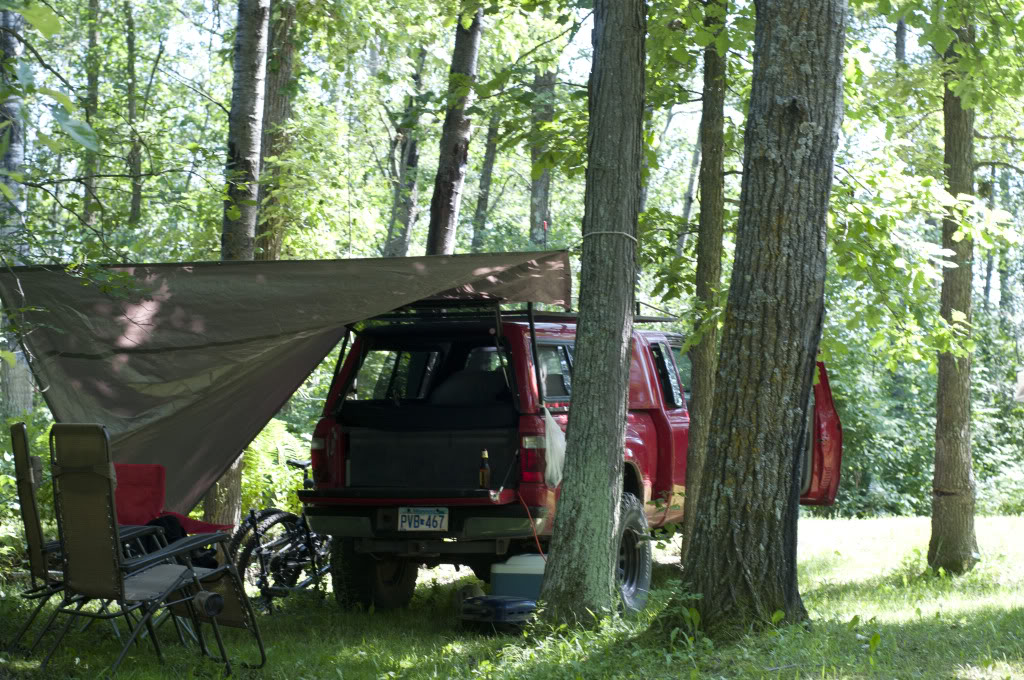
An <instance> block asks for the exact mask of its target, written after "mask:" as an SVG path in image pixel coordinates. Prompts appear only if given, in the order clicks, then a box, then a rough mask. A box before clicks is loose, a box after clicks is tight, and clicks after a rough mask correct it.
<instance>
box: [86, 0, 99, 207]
mask: <svg viewBox="0 0 1024 680" xmlns="http://www.w3.org/2000/svg"><path fill="white" fill-rule="evenodd" d="M85 20H86V23H87V24H88V27H87V29H86V35H87V38H86V39H87V41H88V52H86V55H85V106H84V109H85V122H86V123H88V124H89V125H91V126H93V129H95V127H96V113H97V110H98V108H99V97H100V51H99V46H98V39H97V31H98V28H99V22H100V3H99V0H89V7H88V9H87V13H86V18H85ZM98 171H99V170H98V160H97V155H96V152H95V151H92V150H90V149H86V150H85V158H84V163H83V168H82V193H83V196H82V221H83V222H84V223H85V226H87V227H92V226H94V225H95V224H96V209H97V208H98V207H99V199H98V197H97V196H96V173H97V172H98Z"/></svg>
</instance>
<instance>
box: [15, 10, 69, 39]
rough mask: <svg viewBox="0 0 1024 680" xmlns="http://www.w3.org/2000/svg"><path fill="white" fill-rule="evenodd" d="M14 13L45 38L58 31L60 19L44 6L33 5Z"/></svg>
mask: <svg viewBox="0 0 1024 680" xmlns="http://www.w3.org/2000/svg"><path fill="white" fill-rule="evenodd" d="M15 11H16V12H18V13H19V14H20V15H21V16H23V17H25V21H27V22H28V23H30V24H32V26H33V28H35V29H36V30H37V31H39V32H40V33H42V34H43V35H44V36H45V37H47V38H50V37H52V36H53V34H54V33H56V32H57V31H59V30H60V19H58V18H57V15H56V14H54V13H53V10H52V9H50V8H49V7H47V6H46V5H40V4H33V5H29V6H28V7H22V8H21V9H17V10H15Z"/></svg>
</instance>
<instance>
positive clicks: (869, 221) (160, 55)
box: [0, 0, 1024, 518]
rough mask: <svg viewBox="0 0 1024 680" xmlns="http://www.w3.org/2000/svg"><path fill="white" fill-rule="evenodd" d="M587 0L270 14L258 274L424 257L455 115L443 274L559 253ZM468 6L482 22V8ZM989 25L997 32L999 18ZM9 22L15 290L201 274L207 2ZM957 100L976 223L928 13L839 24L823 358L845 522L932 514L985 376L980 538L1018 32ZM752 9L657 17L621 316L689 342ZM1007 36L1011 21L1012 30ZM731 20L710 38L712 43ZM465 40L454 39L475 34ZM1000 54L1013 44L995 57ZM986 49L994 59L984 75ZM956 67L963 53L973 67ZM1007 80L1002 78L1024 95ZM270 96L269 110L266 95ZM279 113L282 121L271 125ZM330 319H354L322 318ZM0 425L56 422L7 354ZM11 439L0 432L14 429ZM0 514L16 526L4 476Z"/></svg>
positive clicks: (732, 147)
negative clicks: (963, 366) (943, 431)
mask: <svg viewBox="0 0 1024 680" xmlns="http://www.w3.org/2000/svg"><path fill="white" fill-rule="evenodd" d="M481 5H482V9H483V10H484V11H483V19H482V27H483V30H482V35H481V38H480V46H479V58H478V64H477V75H476V77H475V78H471V77H465V78H464V79H463V80H461V81H460V80H459V78H457V77H455V78H452V77H450V75H449V68H450V66H451V64H452V52H453V43H454V38H455V35H456V33H457V30H456V28H457V26H458V22H459V17H460V15H462V16H471V13H469V12H466V10H467V9H476V8H477V7H478V6H481ZM587 5H588V3H587V2H585V1H581V2H571V1H568V0H543V1H527V0H522V1H519V2H500V3H499V2H495V3H480V2H458V1H456V0H450V1H434V2H429V1H427V2H425V1H424V0H387V1H385V2H368V1H364V0H351V1H345V2H341V1H337V0H302V1H296V2H284V1H280V0H279V1H275V2H274V3H273V6H272V10H271V11H272V14H271V18H270V27H271V29H270V39H269V41H268V45H269V48H268V58H267V64H268V78H267V88H268V93H267V101H268V102H271V101H275V102H277V103H278V106H277V107H270V106H268V109H267V110H268V111H270V110H271V109H273V110H274V111H276V113H274V114H273V115H276V116H278V117H277V118H276V119H272V120H270V121H269V122H268V121H267V118H266V115H267V114H265V117H264V123H265V124H264V128H265V129H264V136H265V140H266V141H265V143H264V145H263V146H264V152H263V156H262V158H261V166H262V171H261V180H260V188H259V192H260V193H259V199H258V210H259V222H260V226H259V228H258V233H259V236H258V238H257V241H256V255H255V256H256V257H257V258H274V257H279V258H282V259H314V258H346V257H377V256H381V255H391V256H401V255H416V254H422V253H423V252H425V251H426V242H427V231H428V222H429V220H428V217H429V212H430V211H429V199H428V198H427V197H428V196H429V195H430V191H431V187H432V185H433V183H434V178H435V174H436V171H437V165H438V153H437V149H438V147H439V143H440V136H441V126H442V122H443V120H444V118H445V114H446V111H447V110H448V109H449V108H450V104H451V101H452V100H453V99H457V98H461V97H466V98H468V101H467V108H466V114H467V115H468V117H469V118H470V120H471V121H472V126H473V127H472V134H471V141H470V145H469V153H468V168H467V173H466V180H465V190H464V192H463V196H462V204H463V205H462V210H461V214H460V215H459V216H458V217H457V229H456V232H455V235H456V241H455V250H456V252H470V251H477V252H487V251H506V250H534V249H544V248H568V249H569V250H570V251H572V252H574V253H576V254H578V253H579V246H580V240H581V239H580V223H581V219H582V213H583V180H584V176H583V170H584V166H585V161H586V159H585V140H586V125H587V106H586V102H587V87H586V85H587V74H588V72H589V63H590V48H589V32H590V28H591V24H590V21H591V18H590V10H589V8H588V7H587ZM470 6H472V7H470ZM1002 9H1003V10H1005V9H1006V8H1002ZM0 10H3V11H2V14H3V17H4V30H3V34H2V37H3V50H4V55H5V57H6V59H5V61H4V64H3V66H4V84H3V85H4V95H5V103H4V112H3V115H0V121H2V122H0V125H2V126H3V128H4V129H3V130H0V134H2V135H3V137H2V138H0V139H2V140H3V141H0V150H2V151H3V158H4V163H3V169H0V175H2V178H3V182H0V192H2V193H3V199H4V222H3V226H2V239H0V255H2V257H3V261H4V264H5V266H6V265H12V264H16V263H17V264H29V263H72V265H73V266H75V267H76V268H77V271H79V272H81V273H82V274H83V275H84V276H95V275H96V270H95V268H94V267H93V265H95V264H98V263H105V262H161V261H196V260H216V259H219V258H220V255H221V231H222V222H223V219H224V210H225V208H224V201H225V197H226V196H227V191H228V185H227V183H226V181H225V173H224V167H225V148H226V140H227V137H228V110H229V102H230V100H231V89H232V81H233V70H232V57H233V44H234V40H235V30H236V16H237V13H238V7H237V6H235V5H234V4H227V3H219V2H216V0H213V1H204V2H187V3H179V2H146V3H143V2H134V1H133V0H122V1H121V2H111V1H107V0H103V1H101V0H89V1H88V2H49V3H45V4H44V3H29V4H27V5H26V4H23V3H20V2H8V1H3V2H0ZM980 11H982V12H983V13H984V17H985V19H986V22H982V23H980V24H979V25H980V26H981V28H980V29H979V35H978V37H977V39H976V44H977V45H979V46H981V48H982V50H980V51H979V52H978V55H980V56H977V58H976V59H974V60H973V61H972V60H969V59H967V60H965V61H966V62H967V67H966V70H965V73H966V75H965V76H964V77H963V78H962V80H961V83H962V88H961V89H959V90H958V92H959V93H960V95H961V97H962V98H964V100H965V101H967V102H969V103H970V105H972V106H973V107H974V110H975V112H976V116H977V119H976V124H975V130H976V133H975V137H974V139H973V143H974V145H975V158H976V162H975V177H976V181H977V192H976V195H970V196H969V195H962V196H952V195H950V194H949V193H948V192H947V191H946V190H945V189H943V180H942V176H943V139H942V91H943V90H942V79H943V68H944V65H943V64H944V62H943V61H942V59H940V58H939V54H941V53H942V50H938V51H937V49H936V45H939V46H941V45H942V44H943V41H945V44H946V45H948V44H949V43H950V42H951V41H952V38H948V39H947V36H945V35H944V34H943V30H945V31H946V32H947V33H948V32H949V29H945V28H944V24H943V21H942V12H943V4H942V3H938V2H935V3H922V2H912V3H903V4H902V5H900V6H896V5H893V4H891V3H890V2H888V1H887V0H882V1H881V2H868V1H865V2H855V3H853V8H852V10H851V12H852V16H851V21H850V25H849V30H848V33H847V50H846V72H845V88H846V91H845V100H846V115H845V122H844V126H843V131H842V136H841V139H840V146H839V151H838V153H837V159H836V172H835V184H834V186H833V193H832V202H831V214H830V220H829V230H828V238H829V242H828V246H829V275H828V279H827V285H826V309H827V313H826V317H825V326H824V335H823V340H822V354H823V357H824V359H825V360H826V361H827V362H828V365H829V371H830V375H831V384H832V389H833V391H834V393H835V396H836V401H837V406H838V408H839V411H840V414H841V417H842V420H843V427H844V444H845V446H844V464H843V481H842V484H841V486H840V491H839V498H838V500H837V502H836V505H835V506H834V507H832V508H829V509H827V512H829V513H833V514H839V515H844V516H871V515H889V514H895V515H926V514H928V513H929V512H930V509H931V496H932V465H933V460H934V451H935V411H936V407H935V403H936V400H935V393H936V377H935V375H936V365H937V360H936V357H937V352H939V351H947V350H950V349H952V350H955V351H957V352H959V353H962V354H963V353H972V354H973V366H972V368H973V372H972V377H973V380H972V381H971V390H972V395H971V396H972V399H971V424H972V427H971V436H972V455H973V458H972V461H973V466H974V471H975V475H976V478H977V483H978V486H977V499H978V506H977V508H978V511H979V512H981V513H991V514H1006V513H1020V512H1022V511H1024V447H1022V438H1024V429H1022V424H1024V423H1022V420H1024V410H1022V409H1021V408H1020V406H1019V405H1017V404H1015V403H1014V402H1013V400H1012V395H1013V383H1014V376H1015V373H1016V371H1017V370H1018V368H1021V367H1022V361H1021V358H1020V343H1019V341H1018V338H1019V337H1020V334H1021V325H1022V324H1024V310H1022V300H1024V290H1022V285H1024V278H1022V274H1024V272H1022V269H1024V267H1022V258H1021V255H1022V252H1021V245H1020V244H1021V239H1020V237H1019V233H1020V225H1019V223H1018V222H1017V218H1016V213H1017V212H1018V206H1019V205H1020V203H1021V201H1022V200H1024V192H1022V189H1024V186H1022V178H1021V172H1022V170H1021V168H1020V166H1021V165H1022V163H1021V161H1020V159H1019V156H1020V149H1019V146H1020V143H1021V141H1022V140H1021V137H1024V130H1022V126H1021V121H1020V118H1019V110H1020V106H1019V101H1020V96H1021V93H1020V91H1019V86H1020V83H1019V82H1018V81H1019V80H1020V76H1016V77H1014V76H1012V71H1013V69H1014V68H1016V67H1015V66H1013V65H1014V64H1016V63H1019V58H1018V57H1017V54H1016V53H1017V51H1018V50H1019V46H1016V43H1015V42H1014V41H1013V40H1009V39H1006V36H1015V35H1016V34H1015V32H1014V31H1015V30H1016V29H1017V28H1018V24H1019V22H1018V21H1017V20H1015V19H1014V18H1013V16H1014V12H1008V13H1007V12H996V11H993V10H992V8H988V9H987V10H980ZM753 12H754V8H753V6H752V4H750V3H728V4H718V3H713V2H712V3H703V2H685V1H675V2H662V1H659V0H656V1H654V2H652V3H650V14H649V20H648V27H649V35H648V44H647V53H648V74H647V117H646V122H645V133H646V134H645V137H646V144H647V149H646V151H647V153H646V172H647V183H646V187H645V193H644V197H643V208H644V211H643V213H642V215H641V239H640V245H641V249H640V253H641V263H642V272H643V273H642V276H641V280H640V284H639V286H640V287H639V299H641V300H644V301H646V302H647V303H649V304H651V305H653V306H654V307H655V308H657V309H660V310H666V311H668V312H671V313H672V314H676V315H678V316H679V318H680V321H679V322H678V327H677V329H676V330H678V331H680V332H683V333H686V334H687V335H689V336H690V337H691V338H692V339H693V340H694V341H696V340H697V339H699V337H700V335H701V332H700V331H698V332H696V333H694V332H693V326H694V322H693V319H694V318H695V317H696V316H697V314H698V310H696V309H695V308H694V305H693V302H692V301H693V300H694V290H695V262H696V254H695V247H696V231H697V224H698V220H699V213H700V196H699V195H698V194H697V181H696V178H697V169H698V167H699V151H698V150H697V146H698V145H697V135H698V130H699V122H700V109H701V102H700V98H701V89H702V86H701V71H700V63H701V61H700V57H701V55H702V53H703V52H704V49H705V47H707V46H709V45H710V46H712V47H713V48H714V50H715V51H716V52H717V53H718V54H719V56H720V57H722V58H723V60H724V62H725V68H726V117H725V140H724V154H725V172H726V175H725V179H726V182H725V192H726V203H725V225H726V230H725V231H726V233H725V249H724V262H723V268H722V271H723V273H724V280H723V281H722V285H721V287H720V288H719V289H718V292H720V293H721V295H720V296H719V295H718V292H716V299H717V301H716V302H713V304H712V305H711V313H710V314H706V315H705V318H709V319H711V322H712V323H714V322H715V319H716V315H715V310H717V309H719V308H720V306H721V305H722V304H724V295H725V291H727V290H728V276H729V273H730V272H731V269H732V267H731V252H732V249H731V240H732V237H733V233H732V232H733V227H734V221H735V217H736V210H737V199H738V195H739V177H740V170H741V163H742V139H743V121H744V118H745V113H746V102H747V98H748V94H749V89H750V77H749V72H750V66H751V63H750V60H751V47H752V35H753V25H754V15H753ZM1001 14H1002V15H1003V18H1000V16H1001ZM709 16H710V17H712V18H715V19H717V20H719V21H718V22H719V23H721V22H723V21H724V30H716V31H714V32H712V31H709V30H708V29H707V28H705V26H706V25H707V19H708V17H709ZM468 28H469V27H468V25H467V26H463V29H464V30H466V29H468ZM1000 41H1003V42H1000ZM1004 42H1009V43H1010V47H1009V48H1006V49H1003V50H1002V51H998V52H997V51H996V50H995V48H994V47H993V49H992V50H991V51H990V52H984V48H985V47H986V46H996V45H1002V44H1003V43H1004ZM972 54H973V53H972ZM1018 70H1019V69H1018ZM272 82H273V83H275V84H274V85H273V87H274V88H276V89H275V90H274V92H273V93H271V92H270V91H269V89H270V88H271V87H272V85H271V83H272ZM271 94H273V98H272V96H271ZM948 211H953V212H954V214H956V215H957V216H958V218H959V219H960V220H961V222H962V229H963V234H964V235H966V236H967V237H968V238H971V239H972V240H973V241H974V243H975V246H976V249H975V262H974V287H973V295H974V300H975V304H974V308H975V311H974V314H973V316H972V318H971V319H970V327H971V331H972V332H971V335H970V337H968V334H967V332H966V331H967V328H968V326H967V319H966V318H964V319H954V320H953V322H952V323H949V322H946V321H944V320H943V319H942V318H941V316H940V314H939V297H940V296H939V288H940V284H941V273H942V270H943V268H944V267H947V266H949V262H948V259H949V256H950V255H951V253H950V251H947V250H943V249H942V247H941V245H939V244H940V243H941V240H942V239H941V221H942V219H943V217H945V216H946V215H947V212H948ZM324 294H344V291H324ZM3 352H4V353H3V359H4V360H3V362H0V363H2V364H3V368H2V370H3V373H2V375H0V387H2V389H3V394H2V397H3V399H2V402H0V404H2V408H3V410H4V413H3V414H2V415H3V416H4V417H5V418H19V417H21V414H22V413H24V412H26V411H31V424H32V430H31V431H32V432H33V433H34V436H36V437H42V436H44V432H45V429H46V427H47V425H48V423H49V421H50V417H49V414H48V412H47V410H46V409H45V407H44V406H43V405H42V400H41V397H40V395H39V394H38V393H34V392H33V390H31V388H30V387H28V388H27V387H25V385H28V384H29V383H27V382H25V381H26V380H27V373H26V372H25V371H24V364H23V357H21V355H20V351H19V350H18V348H17V346H16V345H13V344H12V345H9V346H8V347H7V348H6V349H5V350H4V351H3ZM336 359H337V357H336V356H332V357H328V358H327V360H325V362H324V364H323V365H322V366H321V367H320V368H319V369H318V370H317V371H315V372H314V374H313V375H312V376H311V377H310V379H309V380H308V381H307V383H306V384H305V385H304V386H303V387H302V388H301V389H300V390H299V391H298V392H297V393H296V394H295V396H294V397H293V398H292V400H291V401H290V402H289V403H288V404H287V405H286V407H285V408H284V409H283V410H282V411H281V413H279V414H278V417H277V418H276V419H275V420H274V421H272V422H271V423H270V424H269V425H268V427H267V429H266V430H265V431H264V432H263V433H262V434H261V435H260V436H259V437H258V438H257V439H256V441H255V442H253V444H252V445H251V446H250V447H249V449H248V450H247V452H246V454H245V465H244V467H243V486H242V507H243V508H248V507H252V506H257V505H260V506H261V505H278V506H288V505H294V504H295V503H296V501H295V499H294V494H291V493H290V490H291V489H292V488H294V486H295V480H294V479H293V476H292V475H290V474H289V473H288V472H287V471H286V469H285V468H284V467H283V466H282V465H281V463H282V462H283V459H284V458H286V457H304V456H305V455H306V452H307V451H308V439H309V436H310V433H311V432H312V429H313V424H314V422H315V420H316V419H317V417H318V416H319V409H320V407H321V404H322V398H323V395H324V392H325V390H326V389H327V387H328V384H329V381H330V376H331V373H332V371H333V366H334V362H335V361H336ZM3 430H4V433H6V428H3ZM4 451H5V453H4V455H3V460H2V461H0V498H3V499H4V500H5V502H4V503H3V504H2V505H0V515H3V516H4V517H5V518H13V517H14V516H15V514H16V513H17V506H16V504H14V502H13V496H14V486H13V482H14V480H13V463H12V460H11V457H10V454H9V453H8V451H9V447H6V445H5V448H4Z"/></svg>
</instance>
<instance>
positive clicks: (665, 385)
mask: <svg viewBox="0 0 1024 680" xmlns="http://www.w3.org/2000/svg"><path fill="white" fill-rule="evenodd" d="M651 354H653V355H654V367H655V369H656V370H657V372H658V382H659V383H660V384H661V394H662V396H663V397H664V398H665V403H666V404H668V406H669V407H670V408H682V406H683V390H682V388H681V387H680V386H679V375H678V374H677V373H676V370H675V366H673V365H672V359H671V357H670V355H671V352H670V350H669V348H668V345H666V344H665V343H663V342H659V343H655V344H653V345H651Z"/></svg>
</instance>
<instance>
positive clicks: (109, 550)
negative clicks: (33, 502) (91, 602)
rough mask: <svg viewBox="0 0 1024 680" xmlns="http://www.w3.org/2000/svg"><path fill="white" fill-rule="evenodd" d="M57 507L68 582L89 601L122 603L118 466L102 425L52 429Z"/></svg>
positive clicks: (53, 469) (52, 460) (73, 425)
mask: <svg viewBox="0 0 1024 680" xmlns="http://www.w3.org/2000/svg"><path fill="white" fill-rule="evenodd" d="M50 464H51V465H50V468H51V473H52V475H53V496H54V506H55V507H56V510H57V522H58V528H59V529H60V531H61V541H62V543H63V546H64V583H65V585H66V586H67V587H68V588H70V589H71V590H72V591H74V592H76V593H79V594H81V595H86V596H89V597H94V598H100V599H108V600H121V599H123V596H124V579H123V576H122V574H121V569H120V545H121V540H120V537H119V535H118V530H117V514H116V511H115V509H114V481H115V475H114V466H113V464H112V463H111V462H110V439H109V437H108V435H107V429H106V428H105V427H103V426H102V425H92V424H89V425H79V424H68V423H57V424H55V425H54V426H53V428H52V429H51V430H50Z"/></svg>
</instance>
